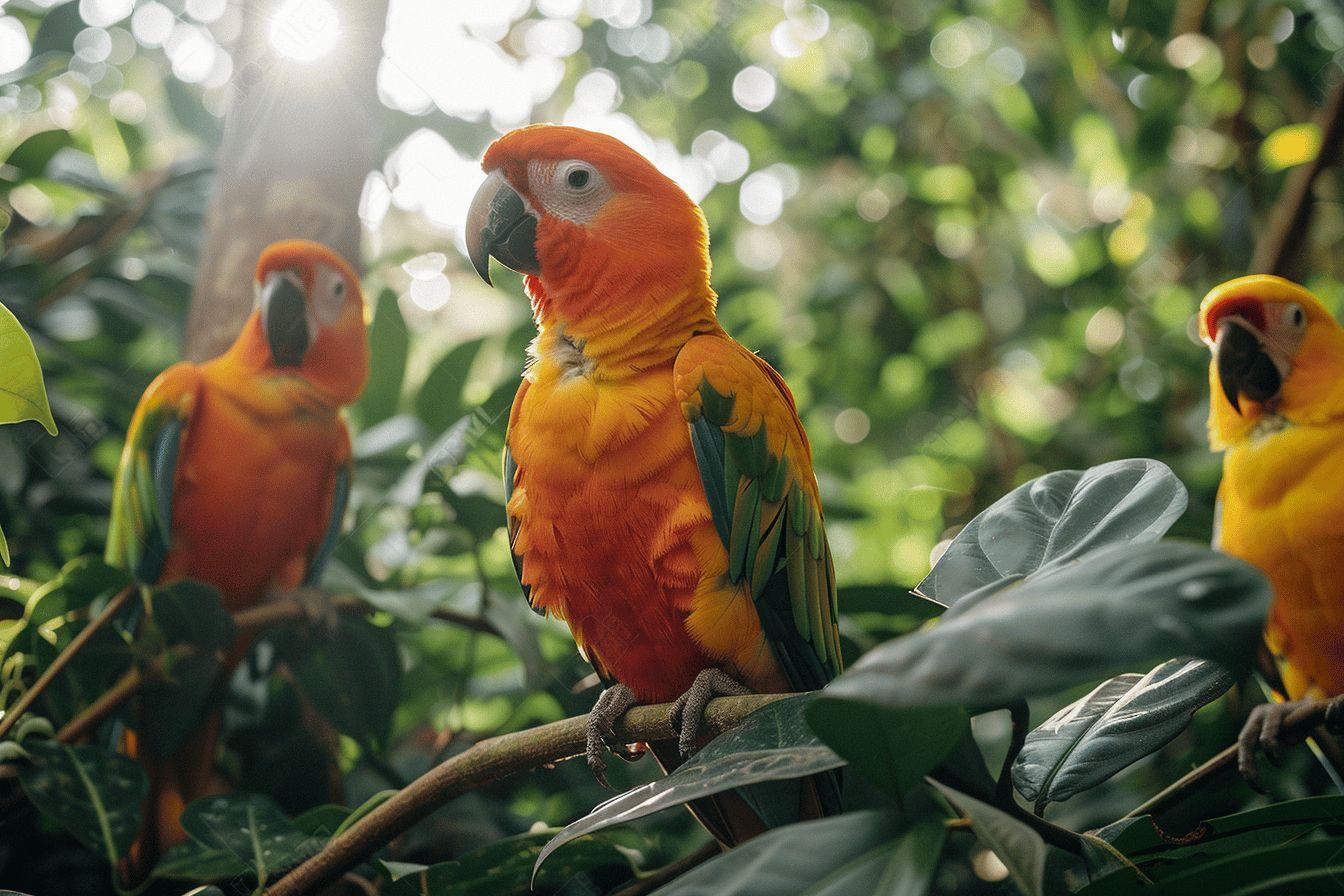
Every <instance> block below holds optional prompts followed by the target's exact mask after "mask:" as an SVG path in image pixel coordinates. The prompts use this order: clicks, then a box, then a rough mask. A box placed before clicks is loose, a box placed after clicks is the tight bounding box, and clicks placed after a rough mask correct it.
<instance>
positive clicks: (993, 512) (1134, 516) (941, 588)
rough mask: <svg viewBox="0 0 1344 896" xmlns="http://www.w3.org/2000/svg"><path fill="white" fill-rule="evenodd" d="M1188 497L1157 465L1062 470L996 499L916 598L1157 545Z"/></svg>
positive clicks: (948, 600) (948, 596) (1137, 462)
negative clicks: (1103, 551) (1109, 549)
mask: <svg viewBox="0 0 1344 896" xmlns="http://www.w3.org/2000/svg"><path fill="white" fill-rule="evenodd" d="M1187 500H1188V496H1187V494H1186V490H1185V486H1184V485H1182V484H1181V481H1180V480H1179V479H1177V478H1176V476H1175V474H1174V473H1172V472H1171V470H1169V469H1168V468H1167V466H1166V465H1165V464H1162V463H1160V462H1158V461H1155V460H1146V459H1134V460H1118V461H1114V462H1112V463H1108V464H1102V465H1101V466H1099V467H1092V468H1091V469H1089V470H1061V471H1059V472H1056V473H1048V474H1046V475H1045V476H1042V477H1040V478H1039V479H1034V480H1032V481H1031V482H1028V483H1027V484H1026V485H1023V486H1021V487H1019V488H1017V489H1015V490H1014V491H1012V492H1010V493H1008V494H1007V495H1005V496H1004V497H1003V498H1000V499H999V500H998V501H996V502H995V503H994V504H992V505H991V506H990V507H989V509H987V510H985V511H984V512H983V513H981V514H980V515H979V516H977V517H976V518H975V519H973V520H971V522H970V523H968V524H967V525H966V528H964V529H962V530H961V532H960V533H959V534H958V535H957V537H956V538H954V539H953V540H952V544H951V545H949V546H948V548H947V551H946V552H945V553H944V554H943V556H942V557H941V558H940V559H939V561H938V563H937V565H936V566H935V567H934V568H933V571H932V572H930V573H929V575H928V577H927V578H925V579H924V581H923V582H920V584H919V587H918V588H916V589H915V590H916V591H918V592H919V593H920V594H922V595H924V596H925V597H929V598H932V599H933V600H936V601H939V602H941V603H944V604H952V603H955V602H956V601H957V600H959V599H960V598H962V597H964V596H965V595H966V594H969V593H970V592H972V591H975V590H976V589H979V588H983V587H985V586H986V585H992V584H994V583H996V582H1001V581H1004V580H1006V579H1011V578H1013V577H1021V576H1025V575H1028V574H1030V573H1032V572H1035V571H1036V570H1037V569H1039V568H1041V567H1042V566H1044V565H1046V564H1048V563H1054V562H1067V561H1069V560H1075V559H1077V558H1079V557H1081V556H1082V555H1083V554H1086V553H1088V552H1090V551H1095V550H1097V549H1098V548H1102V547H1106V546H1108V545H1113V544H1125V543H1129V542H1140V543H1143V542H1152V541H1156V540H1157V539H1159V538H1161V537H1162V535H1163V534H1164V533H1165V532H1166V531H1167V529H1168V528H1170V526H1171V524H1172V523H1174V522H1175V521H1176V519H1177V518H1178V517H1179V516H1180V515H1181V514H1182V513H1184V512H1185V507H1186V502H1187Z"/></svg>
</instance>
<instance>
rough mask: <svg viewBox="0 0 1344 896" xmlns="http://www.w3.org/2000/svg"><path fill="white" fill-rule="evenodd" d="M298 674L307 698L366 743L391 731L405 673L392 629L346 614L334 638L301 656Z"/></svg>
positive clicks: (319, 709)
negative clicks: (403, 673) (402, 676)
mask: <svg viewBox="0 0 1344 896" xmlns="http://www.w3.org/2000/svg"><path fill="white" fill-rule="evenodd" d="M297 675H298V680H299V684H300V685H301V686H302V687H303V690H304V692H305V694H307V696H308V699H310V700H312V701H313V705H314V706H316V707H317V710H318V712H320V713H322V715H324V716H326V717H327V718H328V719H330V720H331V723H332V724H333V725H335V726H336V728H337V729H338V730H339V731H341V732H342V733H344V734H348V735H350V736H351V737H353V738H355V739H356V740H359V741H361V742H363V743H373V744H379V743H382V742H383V740H384V738H386V737H387V732H388V729H389V727H390V726H391V724H392V713H393V712H394V711H395V710H396V708H397V700H398V698H399V697H400V695H401V675H402V669H401V655H400V653H399V652H398V649H397V639H396V635H395V633H394V632H393V631H392V629H390V628H386V627H384V626H379V625H374V624H373V623H371V622H369V621H368V620H366V619H360V618H355V617H350V616H343V617H341V619H340V621H339V623H338V624H337V627H336V631H335V632H334V633H333V634H332V636H331V638H330V639H329V640H327V641H326V642H324V643H322V644H319V645H316V646H315V647H314V648H313V649H312V650H310V651H309V652H308V653H307V654H306V655H305V656H304V657H303V658H302V660H300V662H299V665H298V669H297Z"/></svg>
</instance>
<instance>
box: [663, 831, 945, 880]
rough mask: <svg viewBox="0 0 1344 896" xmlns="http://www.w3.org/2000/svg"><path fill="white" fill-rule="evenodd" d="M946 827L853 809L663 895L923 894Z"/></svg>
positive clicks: (770, 839)
mask: <svg viewBox="0 0 1344 896" xmlns="http://www.w3.org/2000/svg"><path fill="white" fill-rule="evenodd" d="M946 837H947V829H946V828H945V827H944V825H943V824H942V822H941V821H938V820H928V821H922V822H919V823H917V824H915V825H914V826H913V827H906V826H903V825H902V823H901V821H900V819H899V818H898V817H897V815H896V814H895V813H894V812H887V811H878V810H868V811H864V812H850V813H846V814H844V815H837V816H835V817H833V818H823V819H821V820H819V821H807V822H803V823H801V824H791V825H788V826H787V827H783V828H779V829H777V830H773V831H769V832H768V833H765V834H762V835H761V836H759V837H756V838H755V839H753V840H751V841H749V842H747V843H745V844H743V845H742V846H739V847H737V848H736V849H734V850H732V851H730V852H727V853H725V854H724V855H722V856H718V857H717V858H714V859H711V860H710V861H708V862H706V863H704V864H703V865H701V866H699V867H698V868H696V869H695V870H693V871H691V872H689V873H687V874H683V875H682V876H681V877H679V878H677V879H676V880H675V881H673V882H672V883H670V884H668V885H667V886H665V887H663V888H662V889H660V890H658V891H657V893H658V894H659V896H711V894H712V896H793V894H800V896H801V894H807V896H860V894H862V896H868V894H881V896H922V894H924V893H927V892H928V891H929V887H930V885H931V884H932V882H933V875H934V872H935V871H936V870H937V867H938V861H939V859H940V858H941V857H942V852H943V843H944V841H945V839H946Z"/></svg>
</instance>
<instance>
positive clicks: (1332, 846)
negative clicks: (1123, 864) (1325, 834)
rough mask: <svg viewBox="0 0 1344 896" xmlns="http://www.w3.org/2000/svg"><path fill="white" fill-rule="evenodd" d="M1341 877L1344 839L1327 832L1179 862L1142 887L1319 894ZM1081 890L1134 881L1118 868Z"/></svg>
mask: <svg viewBox="0 0 1344 896" xmlns="http://www.w3.org/2000/svg"><path fill="white" fill-rule="evenodd" d="M1341 881H1344V840H1341V839H1338V838H1330V839H1325V840H1311V841H1307V842H1301V843H1288V844H1279V845H1275V846H1268V847H1263V848H1260V849H1248V850H1242V851H1239V852H1237V853H1235V854H1233V855H1229V856H1225V857H1222V858H1219V859H1215V860H1213V861H1210V862H1205V863H1201V864H1198V865H1195V866H1194V867H1183V868H1181V869H1180V870H1179V873H1174V874H1171V875H1170V876H1168V877H1166V878H1164V879H1163V880H1160V881H1158V883H1157V885H1156V886H1155V887H1148V888H1144V889H1143V890H1142V892H1143V893H1145V894H1146V893H1153V894H1156V896H1177V894H1181V896H1185V894H1200V896H1213V894H1217V896H1323V894H1329V893H1337V892H1339V889H1340V882H1341ZM1078 892H1079V894H1080V896H1129V894H1131V893H1134V892H1135V889H1134V885H1133V883H1132V882H1130V881H1128V880H1124V879H1122V876H1121V875H1119V874H1116V875H1113V876H1111V877H1106V878H1102V879H1101V880H1100V881H1098V882H1096V883H1094V884H1091V885H1089V886H1087V887H1084V888H1083V889H1082V890H1079V891H1078Z"/></svg>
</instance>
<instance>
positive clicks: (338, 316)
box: [239, 240, 369, 405]
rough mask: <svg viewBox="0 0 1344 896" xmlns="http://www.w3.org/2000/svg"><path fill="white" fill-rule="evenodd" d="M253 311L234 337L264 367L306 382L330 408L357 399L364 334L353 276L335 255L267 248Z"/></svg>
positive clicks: (365, 360)
mask: <svg viewBox="0 0 1344 896" xmlns="http://www.w3.org/2000/svg"><path fill="white" fill-rule="evenodd" d="M255 288H256V297H257V308H256V311H255V312H254V313H253V316H252V320H251V321H249V322H248V326H247V327H246V328H244V330H243V333H242V335H241V336H239V343H240V344H242V343H246V344H247V349H248V355H249V357H251V358H253V359H255V361H256V362H257V363H258V364H260V365H261V366H263V367H264V368H266V369H269V370H274V371H275V372H278V373H282V374H288V375H291V376H294V377H297V378H299V379H303V380H307V381H308V382H310V383H311V384H313V385H314V386H316V387H317V388H318V389H319V390H320V391H321V392H322V393H323V396H324V397H325V398H326V399H327V400H328V401H330V402H331V403H333V404H337V405H345V404H349V403H351V402H353V401H354V400H355V399H356V398H358V397H359V394H360V392H361V391H362V390H363V389H364V381H365V380H366V379H368V376H369V337H368V331H367V328H366V326H365V322H364V296H363V294H362V293H361V292H360V288H359V277H358V276H357V275H356V274H355V272H354V269H353V268H351V267H350V265H349V264H348V263H347V262H346V260H345V259H344V258H342V257H341V256H340V255H339V254H338V253H336V252H335V251H333V250H332V249H329V248H328V247H326V246H324V245H322V244H321V243H314V242H310V241H308V240H285V241H283V242H279V243H273V244H272V245H270V246H268V247H267V248H266V249H265V251H263V252H262V253H261V257H260V258H259V259H258V260H257V270H256V280H255Z"/></svg>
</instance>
